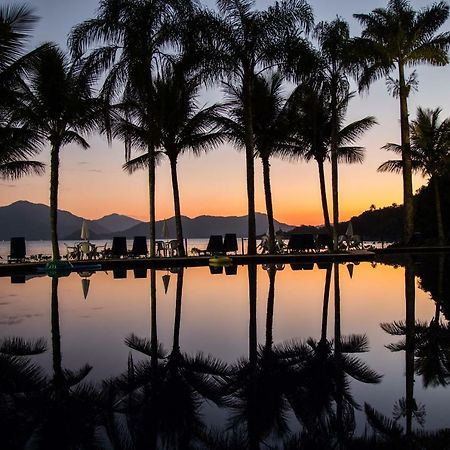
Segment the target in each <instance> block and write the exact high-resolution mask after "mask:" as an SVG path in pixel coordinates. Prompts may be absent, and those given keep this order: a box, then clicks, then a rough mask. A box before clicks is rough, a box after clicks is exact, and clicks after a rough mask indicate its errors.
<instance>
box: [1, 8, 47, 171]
mask: <svg viewBox="0 0 450 450" xmlns="http://www.w3.org/2000/svg"><path fill="white" fill-rule="evenodd" d="M37 20H38V18H37V16H35V15H34V12H33V10H32V9H30V8H29V7H27V6H19V5H2V6H0V177H1V178H12V179H14V178H19V177H21V176H23V175H27V174H31V173H36V174H39V175H41V174H42V173H43V172H44V164H42V163H40V162H37V161H29V160H28V159H29V158H30V157H32V156H34V155H36V154H37V153H38V152H39V150H40V146H39V145H38V136H37V135H36V133H35V132H34V131H33V130H29V129H27V128H25V127H17V126H13V125H11V123H10V119H11V114H12V112H13V111H14V108H15V107H16V106H17V105H18V104H20V101H21V87H22V83H23V76H24V74H25V73H26V71H27V69H28V68H29V66H30V64H31V63H32V62H33V60H34V59H35V58H36V56H37V55H39V52H40V51H42V50H43V49H44V48H46V47H47V45H44V46H41V47H38V48H37V49H35V50H33V51H31V52H29V53H25V51H24V47H25V44H26V42H27V41H28V40H29V39H30V31H31V30H32V29H33V26H34V24H35V23H36V22H37Z"/></svg>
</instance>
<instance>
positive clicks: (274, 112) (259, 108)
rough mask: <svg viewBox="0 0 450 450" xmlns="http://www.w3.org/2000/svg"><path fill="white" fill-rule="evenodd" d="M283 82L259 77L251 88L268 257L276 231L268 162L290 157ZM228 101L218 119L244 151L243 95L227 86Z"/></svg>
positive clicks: (274, 76)
mask: <svg viewBox="0 0 450 450" xmlns="http://www.w3.org/2000/svg"><path fill="white" fill-rule="evenodd" d="M282 83H283V79H282V77H281V74H280V73H273V74H271V75H270V76H267V77H263V76H258V77H256V78H255V80H254V84H253V107H252V110H253V115H254V117H253V134H254V148H255V154H256V155H257V156H259V157H260V158H261V162H262V166H263V179H264V193H265V200H266V211H267V219H268V222H269V223H268V225H269V253H274V252H275V227H274V214H273V203H272V191H271V186H270V158H271V157H273V156H275V155H277V154H278V153H282V154H285V153H290V152H291V150H290V149H291V146H292V144H293V143H294V141H293V140H292V138H291V136H292V135H293V133H294V131H293V126H294V122H295V121H294V120H292V119H291V114H290V112H291V111H290V109H291V108H290V106H289V101H284V100H283V97H282ZM226 94H227V96H228V97H229V101H228V102H227V103H226V104H225V105H224V106H225V107H228V108H229V112H228V113H227V114H226V115H224V116H222V117H221V118H220V119H219V123H221V124H222V127H223V129H224V131H225V133H226V134H227V136H228V138H229V139H230V140H231V141H233V142H234V143H235V144H236V145H237V146H238V147H241V148H245V127H244V93H243V91H242V89H240V88H239V87H235V86H232V85H230V84H228V85H226Z"/></svg>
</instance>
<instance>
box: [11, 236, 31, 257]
mask: <svg viewBox="0 0 450 450" xmlns="http://www.w3.org/2000/svg"><path fill="white" fill-rule="evenodd" d="M9 245H10V249H9V253H10V254H9V255H8V262H12V261H16V262H21V261H25V260H26V255H27V250H26V245H25V238H24V237H12V238H11V241H10V243H9Z"/></svg>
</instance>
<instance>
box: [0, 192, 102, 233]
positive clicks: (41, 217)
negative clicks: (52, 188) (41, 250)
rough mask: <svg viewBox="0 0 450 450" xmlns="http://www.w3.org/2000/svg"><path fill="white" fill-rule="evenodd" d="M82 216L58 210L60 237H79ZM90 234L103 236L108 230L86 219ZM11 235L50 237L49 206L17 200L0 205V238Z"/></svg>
mask: <svg viewBox="0 0 450 450" xmlns="http://www.w3.org/2000/svg"><path fill="white" fill-rule="evenodd" d="M82 222H83V218H82V217H78V216H75V215H74V214H72V213H70V212H68V211H62V210H60V211H59V212H58V233H59V236H60V239H68V236H71V235H73V236H75V235H76V237H75V238H74V239H79V238H80V231H81V224H82ZM88 225H89V229H90V231H91V232H92V234H93V235H94V234H95V235H97V236H104V235H107V234H108V233H109V231H108V230H106V229H105V228H103V227H102V226H101V225H98V224H96V223H95V221H92V220H89V221H88ZM13 236H24V237H25V238H26V239H28V240H41V239H43V240H47V239H50V217H49V207H48V206H47V205H43V204H36V203H31V202H27V201H18V202H15V203H12V204H11V205H8V206H2V207H0V239H2V240H8V239H10V238H11V237H13Z"/></svg>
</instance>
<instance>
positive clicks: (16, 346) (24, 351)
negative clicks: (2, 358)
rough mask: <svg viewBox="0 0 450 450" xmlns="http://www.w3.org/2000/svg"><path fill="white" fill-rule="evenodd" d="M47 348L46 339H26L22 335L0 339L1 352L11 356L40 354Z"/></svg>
mask: <svg viewBox="0 0 450 450" xmlns="http://www.w3.org/2000/svg"><path fill="white" fill-rule="evenodd" d="M46 350H47V343H46V341H45V339H43V338H40V339H30V340H25V339H23V338H21V337H10V338H4V339H2V340H1V341H0V353H3V354H5V355H10V356H31V355H39V354H41V353H44V352H45V351H46Z"/></svg>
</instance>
